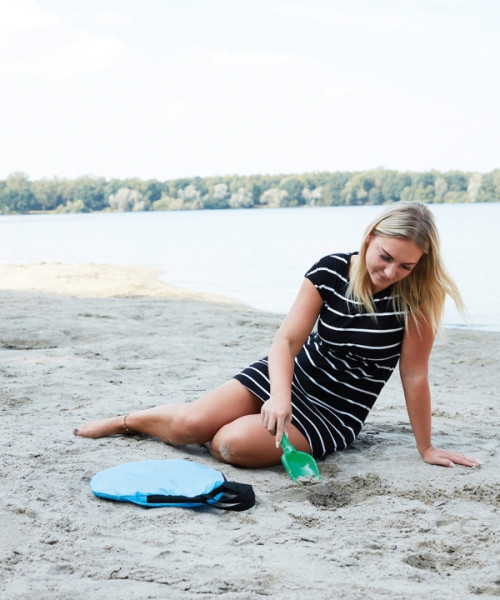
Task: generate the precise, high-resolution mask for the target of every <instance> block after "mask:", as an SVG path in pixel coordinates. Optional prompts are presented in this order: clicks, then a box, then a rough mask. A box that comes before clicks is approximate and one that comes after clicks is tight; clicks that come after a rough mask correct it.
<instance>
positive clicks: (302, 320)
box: [261, 279, 323, 447]
mask: <svg viewBox="0 0 500 600" xmlns="http://www.w3.org/2000/svg"><path fill="white" fill-rule="evenodd" d="M322 305H323V300H322V299H321V296H320V294H319V292H318V290H317V289H316V288H315V287H314V285H313V284H312V283H311V282H310V281H309V280H308V279H305V280H304V282H303V283H302V286H301V288H300V290H299V293H298V295H297V298H296V299H295V302H294V303H293V306H292V308H291V309H290V312H289V313H288V315H287V317H286V318H285V320H284V321H283V323H282V324H281V327H280V328H279V329H278V331H277V332H276V335H275V336H274V340H273V343H272V346H271V349H270V351H269V378H270V380H271V396H270V398H269V400H268V401H267V402H264V404H263V406H262V411H261V414H262V423H263V425H264V427H266V428H267V430H268V431H269V432H270V433H273V434H274V432H276V447H278V446H279V445H280V442H281V437H282V435H283V433H286V432H287V430H288V425H289V424H290V421H291V418H292V378H293V369H294V361H295V357H296V356H297V354H298V353H299V351H300V349H301V348H302V346H303V345H304V343H305V342H306V340H307V337H308V336H309V334H310V333H311V331H312V329H313V327H314V324H315V323H316V320H317V318H318V315H319V312H320V310H321V307H322Z"/></svg>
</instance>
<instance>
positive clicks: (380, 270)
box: [366, 235, 422, 294]
mask: <svg viewBox="0 0 500 600" xmlns="http://www.w3.org/2000/svg"><path fill="white" fill-rule="evenodd" d="M367 244H368V248H367V250H366V268H367V270H368V274H369V276H370V280H371V287H372V293H374V294H376V293H377V292H381V291H382V290H385V288H387V287H389V286H390V285H392V284H393V283H396V282H397V281H401V280H402V279H404V278H405V277H408V275H409V274H410V273H411V272H412V270H413V269H414V268H415V266H416V264H417V263H418V261H419V260H420V257H421V256H422V250H420V248H418V246H417V245H416V244H415V242H413V241H412V240H404V239H402V238H395V237H387V236H385V235H369V236H368V240H367Z"/></svg>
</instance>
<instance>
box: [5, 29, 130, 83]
mask: <svg viewBox="0 0 500 600" xmlns="http://www.w3.org/2000/svg"><path fill="white" fill-rule="evenodd" d="M124 51H125V46H124V44H123V43H122V42H120V41H119V40H117V39H115V38H113V37H111V36H102V37H95V36H92V35H89V34H86V33H75V34H74V35H73V39H72V40H71V41H69V42H64V43H56V45H55V46H54V47H53V48H51V49H46V50H43V51H40V52H36V51H35V49H33V52H31V53H30V56H28V57H27V58H24V57H20V58H17V59H8V58H6V59H3V60H1V59H0V80H1V79H3V80H8V79H15V78H17V79H18V78H25V77H35V78H50V79H61V78H62V79H66V78H72V77H79V76H81V75H86V74H89V73H94V72H97V71H102V70H103V69H106V68H108V67H110V66H112V65H113V64H114V63H115V61H116V59H117V58H118V57H119V56H121V55H122V54H123V53H124Z"/></svg>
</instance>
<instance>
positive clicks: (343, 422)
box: [235, 253, 404, 459]
mask: <svg viewBox="0 0 500 600" xmlns="http://www.w3.org/2000/svg"><path fill="white" fill-rule="evenodd" d="M351 257H352V253H351V254H331V255H329V256H325V257H324V258H322V259H321V260H319V261H318V262H317V263H316V264H315V265H314V266H313V267H312V268H311V269H310V270H309V271H308V272H307V273H306V275H305V276H306V277H307V278H308V279H309V280H310V281H311V282H312V283H313V284H314V286H315V287H316V289H317V290H318V292H319V293H320V294H321V297H322V299H323V307H322V309H321V312H320V315H319V319H318V324H317V330H315V331H314V332H313V333H311V335H310V336H309V338H308V339H307V341H306V343H305V344H304V346H303V348H302V350H301V351H300V352H299V354H298V355H297V357H296V359H295V369H294V375H293V382H292V423H293V424H294V425H295V426H296V427H297V428H298V429H299V430H300V431H301V432H302V433H303V434H304V435H305V437H306V438H307V440H308V442H309V445H310V446H311V449H312V453H313V455H314V456H315V457H316V458H320V459H321V458H324V457H325V456H326V455H327V454H329V453H331V452H335V451H336V450H343V449H344V448H346V447H347V446H348V445H349V444H350V443H352V441H353V440H354V439H355V438H356V436H357V435H358V434H359V432H360V431H361V427H362V426H363V423H364V421H365V419H366V417H367V416H368V413H369V411H370V409H371V408H372V406H373V405H374V403H375V400H376V399H377V397H378V395H379V394H380V392H381V390H382V388H383V387H384V385H385V384H386V382H387V380H388V379H389V377H390V376H391V374H392V372H393V371H394V369H395V367H396V365H397V363H398V360H399V356H400V353H401V343H402V339H403V333H404V323H403V320H402V316H401V314H400V313H396V312H395V311H394V308H393V303H392V295H391V292H392V288H390V287H389V288H387V289H386V290H383V291H382V292H378V293H376V294H374V296H373V299H374V303H375V310H376V315H377V316H376V318H374V317H373V316H372V315H370V314H369V313H366V311H365V310H364V309H363V307H362V305H361V304H360V303H359V302H355V301H352V300H348V299H347V298H346V295H345V294H346V289H347V285H348V283H349V266H350V261H351ZM235 378H236V379H237V380H238V381H240V382H241V383H242V384H243V385H244V386H245V387H246V388H248V389H249V390H250V391H251V392H253V393H254V394H255V395H256V396H257V397H258V398H260V399H261V400H262V401H266V400H268V399H269V395H270V382H269V373H268V362H267V357H266V358H263V359H261V360H259V361H257V362H256V363H253V364H252V365H250V366H249V367H247V368H246V369H244V370H243V371H242V372H241V373H239V374H238V375H236V376H235Z"/></svg>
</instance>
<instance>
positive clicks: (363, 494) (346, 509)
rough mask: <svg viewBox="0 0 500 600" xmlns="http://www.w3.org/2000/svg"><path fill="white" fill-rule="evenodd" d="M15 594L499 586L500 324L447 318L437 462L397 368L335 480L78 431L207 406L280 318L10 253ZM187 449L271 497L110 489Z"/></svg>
mask: <svg viewBox="0 0 500 600" xmlns="http://www.w3.org/2000/svg"><path fill="white" fill-rule="evenodd" d="M0 274H1V281H2V286H1V287H2V290H1V291H0V303H1V310H2V316H3V318H2V328H1V334H0V356H1V363H0V375H1V379H2V394H1V401H0V407H1V421H0V422H1V424H2V427H1V431H2V434H1V442H0V444H1V447H2V453H1V456H2V461H1V463H2V468H1V487H0V524H1V532H2V534H1V536H0V593H1V596H2V597H3V598H38V599H45V598H47V599H48V598H50V599H54V598H71V599H79V598H82V599H83V598H90V597H92V598H121V599H134V600H136V599H142V598H169V599H172V598H174V599H176V598H182V599H188V600H189V599H195V598H204V599H205V598H215V597H218V598H225V599H228V600H229V599H231V600H233V599H234V600H240V599H241V600H243V599H245V600H246V599H254V598H262V597H274V598H280V599H291V600H292V599H299V598H300V599H303V598H304V597H309V598H311V599H314V600H322V599H325V600H330V599H331V598H342V599H347V600H354V599H366V598H369V599H371V598H373V599H384V600H385V599H388V598H398V599H401V598H409V599H413V598H414V599H422V598H435V599H439V600H442V599H448V598H449V599H453V600H456V599H457V598H459V599H460V598H474V597H478V596H479V597H481V598H494V597H498V596H499V595H500V586H499V583H500V581H499V580H500V569H499V562H498V556H499V555H500V549H499V547H498V525H499V519H498V505H499V479H500V469H499V439H500V435H499V434H500V431H499V429H500V428H499V418H498V402H497V395H498V394H497V384H498V381H499V375H498V350H499V346H500V344H499V342H500V334H498V333H488V332H482V333H477V332H474V331H467V330H449V331H447V332H446V339H445V340H444V341H439V342H438V343H437V344H436V346H435V348H434V351H433V355H432V368H431V387H432V391H433V398H434V401H433V414H434V417H433V431H434V442H435V444H437V445H441V446H445V447H449V448H454V449H458V450H461V451H464V452H466V453H468V454H471V455H473V456H475V457H477V458H479V459H480V460H481V461H482V462H483V465H482V466H481V467H478V468H474V469H468V468H466V467H456V468H454V469H446V468H442V467H441V468H440V467H435V466H430V465H427V464H425V463H424V462H423V461H422V460H421V459H420V457H419V455H418V453H417V452H416V449H415V446H414V440H413V436H412V433H411V429H410V427H409V424H408V419H407V415H406V411H405V408H404V400H403V396H402V393H401V387H400V382H399V378H398V376H397V375H396V374H395V375H394V376H393V378H392V379H391V381H390V382H389V384H388V385H387V387H386V389H385V390H384V391H383V393H382V395H381V397H380V399H379V400H378V402H377V404H376V406H375V409H374V410H373V411H372V414H371V415H370V417H369V419H368V421H367V423H366V426H365V428H364V430H363V432H362V434H361V436H360V437H359V439H358V440H357V441H356V442H355V444H353V446H352V447H351V448H350V449H348V450H347V451H344V452H341V453H338V454H336V455H333V456H330V457H329V458H327V460H325V461H323V462H321V463H320V470H321V473H322V477H323V480H322V482H321V483H319V484H316V485H310V486H299V485H297V484H294V483H293V482H292V481H291V480H290V479H289V478H288V476H287V475H286V473H285V471H284V469H283V468H282V467H281V466H279V467H273V468H268V469H260V470H247V469H241V468H235V467H231V466H228V465H225V464H222V463H218V462H217V461H216V460H215V459H214V458H212V457H211V456H210V455H209V454H208V453H207V451H206V450H205V449H204V448H202V447H199V446H188V447H185V448H175V447H171V446H167V445H165V444H163V443H161V442H160V441H158V440H155V439H153V438H141V437H139V436H131V437H121V436H114V437H109V438H103V439H99V440H91V439H83V438H75V437H74V436H73V435H72V430H73V428H74V427H75V426H78V425H79V424H81V423H82V422H84V421H86V420H93V419H95V418H101V417H107V416H110V415H115V414H123V413H124V412H128V411H130V410H132V409H135V408H139V407H149V406H153V405H156V404H159V403H168V402H174V401H192V400H193V399H195V398H197V397H198V396H199V395H200V394H202V393H203V392H205V391H206V390H209V389H211V388H213V387H214V386H216V385H219V384H220V383H222V382H224V381H225V380H226V379H227V378H229V377H231V376H232V375H233V374H234V373H235V372H237V371H238V370H240V369H241V368H242V367H244V366H246V365H247V364H248V362H250V361H253V360H254V359H256V358H259V357H260V356H262V355H264V354H266V353H267V350H268V348H269V344H270V342H271V338H272V336H273V334H274V332H275V330H276V328H277V327H278V325H279V323H280V320H281V317H280V316H279V315H273V314H265V313H262V312H258V311H254V310H251V309H248V308H246V307H244V306H241V305H236V304H232V303H230V302H228V301H224V300H223V299H220V298H215V297H211V298H209V297H207V296H204V295H202V294H195V293H188V292H185V291H183V290H179V289H176V288H172V287H169V286H167V285H165V284H163V283H160V282H158V281H157V280H156V276H157V275H158V272H156V271H154V270H148V269H136V268H125V267H123V268H119V267H107V266H102V265H75V266H67V265H61V264H57V265H48V264H40V265H28V266H26V265H25V266H20V265H10V266H9V265H1V266H0ZM164 458H187V459H190V460H195V461H198V462H200V463H202V464H206V465H209V466H212V467H215V468H218V469H220V470H221V471H222V472H223V473H224V474H225V475H226V477H227V478H228V479H230V480H234V481H241V482H245V483H250V484H252V485H253V487H254V490H255V494H256V497H257V502H256V506H255V507H254V508H252V509H250V510H248V511H245V512H241V513H234V512H233V513H232V512H225V511H217V510H215V509H194V510H193V509H179V508H160V509H151V510H145V509H142V508H140V507H137V506H134V505H131V504H121V503H115V502H110V501H105V500H100V499H97V498H95V497H94V496H93V495H92V493H91V491H90V489H89V481H90V479H91V477H92V476H93V475H94V474H95V473H96V472H97V471H99V470H101V469H105V468H108V467H110V466H113V465H116V464H119V463H122V462H126V461H134V460H146V459H164Z"/></svg>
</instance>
